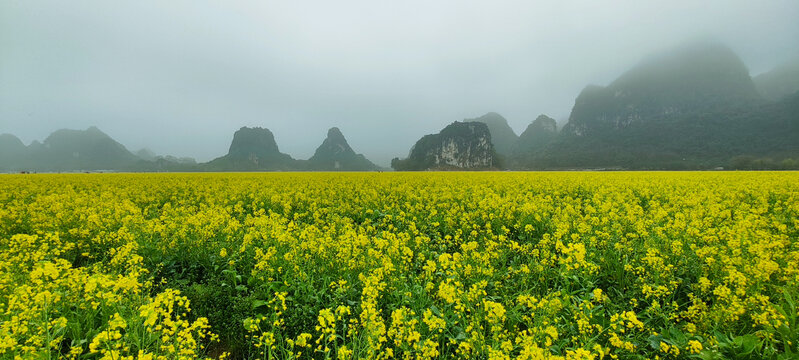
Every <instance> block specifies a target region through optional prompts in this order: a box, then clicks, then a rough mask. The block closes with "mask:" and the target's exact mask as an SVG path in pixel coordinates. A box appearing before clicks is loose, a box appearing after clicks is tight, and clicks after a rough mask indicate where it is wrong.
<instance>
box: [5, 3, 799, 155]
mask: <svg viewBox="0 0 799 360" xmlns="http://www.w3.org/2000/svg"><path fill="white" fill-rule="evenodd" d="M797 19H799V1H797V0H784V1H776V0H775V1H768V0H765V1H732V0H712V1H696V0H687V1H682V0H679V1H675V0H670V1H641V0H630V1H596V0H585V1H555V0H552V1H463V0H454V1H430V0H426V1H415V0H412V1H379V0H377V1H376V0H364V1H313V2H311V1H280V2H277V1H221V0H220V1H202V0H185V1H180V0H170V1H107V0H98V1H81V0H72V1H55V0H53V1H35V0H0V133H12V134H15V135H17V136H18V137H20V138H21V139H22V140H23V141H24V142H25V143H26V144H27V143H29V142H30V141H32V140H37V139H38V140H42V139H44V138H45V137H46V136H47V135H48V134H49V133H50V132H52V131H54V130H56V129H59V128H73V129H85V128H87V127H89V126H92V125H96V126H98V127H99V128H100V129H101V130H103V131H105V132H106V133H108V134H109V135H110V136H112V137H113V138H115V139H116V140H118V141H120V142H121V143H122V144H124V145H125V146H127V147H128V149H130V150H132V151H135V150H138V149H140V148H142V147H148V148H150V149H152V150H153V151H155V152H156V153H158V154H171V155H176V156H191V157H195V158H196V159H197V160H199V161H207V160H210V159H212V158H214V157H217V156H221V155H224V154H225V153H227V149H228V146H229V144H230V141H231V139H232V137H233V132H234V131H235V130H237V129H238V128H240V127H242V126H261V127H267V128H269V129H271V130H272V132H273V133H274V134H275V138H276V140H277V143H278V146H279V147H280V149H281V151H283V152H286V153H289V154H291V155H292V156H293V157H295V158H300V159H306V158H308V157H310V156H311V155H312V154H313V151H314V150H315V148H316V147H317V146H318V145H319V144H320V143H321V142H322V140H323V139H324V137H325V135H326V133H327V129H328V128H329V127H332V126H338V127H339V128H340V129H341V130H342V132H343V133H344V135H345V136H346V137H347V139H348V141H349V143H350V145H351V146H352V147H353V148H354V149H355V151H356V152H361V153H364V154H365V155H366V156H367V157H368V158H370V159H372V160H373V161H375V162H377V163H379V164H381V165H384V166H387V165H388V162H389V160H390V159H391V158H392V157H395V156H400V157H404V156H406V155H407V152H408V150H409V149H410V147H411V146H412V145H413V143H414V142H415V141H416V140H418V139H419V138H420V137H421V136H422V135H424V134H427V133H435V132H438V131H439V130H440V129H441V128H442V127H444V126H445V125H447V124H449V123H451V122H452V121H456V120H462V119H464V118H468V117H477V116H480V115H482V114H484V113H486V112H489V111H495V112H498V113H500V114H502V115H503V116H505V117H506V118H507V119H508V121H509V123H510V125H511V127H513V128H514V130H515V131H516V132H517V133H521V132H522V131H523V130H524V128H525V127H526V126H527V124H529V123H530V122H531V121H532V120H533V119H535V117H536V116H538V115H539V114H542V113H544V114H547V115H550V116H552V117H554V118H556V119H559V120H565V119H566V118H568V115H569V112H570V110H571V106H572V105H573V104H574V99H575V97H576V96H577V95H578V94H579V92H580V90H581V89H582V88H583V87H584V86H585V85H587V84H598V85H606V84H608V83H609V82H611V81H612V80H613V79H614V78H615V77H616V76H618V75H619V74H620V73H621V72H623V71H624V70H625V69H627V68H629V67H630V66H632V65H634V64H635V63H637V62H638V61H639V60H641V58H642V57H643V56H645V55H647V54H649V53H651V52H653V51H658V50H662V49H666V48H668V47H670V46H673V45H676V44H678V43H681V42H684V41H686V40H688V39H691V38H694V37H703V38H707V37H711V38H715V39H718V40H720V41H722V42H724V43H726V44H727V45H729V46H730V47H731V48H732V49H733V50H734V51H736V52H737V53H738V54H739V55H740V56H741V58H742V59H743V61H744V63H746V64H747V66H748V67H749V69H750V71H751V73H752V74H753V75H756V74H758V73H761V72H764V71H767V70H770V69H771V68H773V67H774V66H776V65H778V64H780V63H783V62H786V61H788V60H790V59H792V58H795V57H797V56H799V41H798V40H797V39H799V20H797Z"/></svg>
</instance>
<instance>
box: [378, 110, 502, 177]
mask: <svg viewBox="0 0 799 360" xmlns="http://www.w3.org/2000/svg"><path fill="white" fill-rule="evenodd" d="M391 166H392V167H393V168H394V169H396V170H428V169H446V168H454V169H488V168H492V167H494V166H495V152H494V145H493V144H492V143H491V133H490V131H489V130H488V126H487V125H486V124H485V123H482V122H458V121H456V122H453V123H452V124H450V125H448V126H447V127H445V128H444V129H443V130H441V132H439V133H438V134H432V135H425V136H424V137H422V138H421V139H420V140H419V141H417V142H416V144H415V145H414V146H413V148H411V152H410V154H409V156H408V158H407V159H404V160H400V159H396V158H395V159H394V160H392V161H391Z"/></svg>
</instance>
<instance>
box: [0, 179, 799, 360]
mask: <svg viewBox="0 0 799 360" xmlns="http://www.w3.org/2000/svg"><path fill="white" fill-rule="evenodd" d="M797 303H799V174H797V173H791V172H786V173H780V172H760V173H725V172H704V173H690V172H680V173H648V172H640V173H624V172H614V173H590V172H580V173H569V172H564V173H349V174H342V173H268V174H102V175H99V174H97V175H86V174H69V175H63V174H47V175H2V176H0V358H4V359H5V358H9V359H14V358H19V359H27V358H65V359H196V358H204V357H222V358H224V357H225V356H227V355H228V354H227V352H232V354H231V355H233V356H235V357H237V358H250V359H255V358H258V359H270V358H271V359H284V358H285V359H334V358H335V359H389V358H397V359H400V358H401V359H434V358H435V359H437V358H462V359H472V358H481V359H625V358H686V357H692V356H696V357H702V358H736V357H752V358H788V357H790V356H791V355H792V354H793V355H795V354H797V353H799V335H797V334H799V316H798V315H797ZM215 334H219V336H217V335H215Z"/></svg>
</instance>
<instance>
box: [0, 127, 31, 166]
mask: <svg viewBox="0 0 799 360" xmlns="http://www.w3.org/2000/svg"><path fill="white" fill-rule="evenodd" d="M26 151H27V147H26V146H25V144H23V143H22V140H20V139H19V138H17V137H16V136H14V135H11V134H0V171H12V170H16V168H17V166H18V165H20V161H21V160H22V159H23V158H24V157H25V156H26Z"/></svg>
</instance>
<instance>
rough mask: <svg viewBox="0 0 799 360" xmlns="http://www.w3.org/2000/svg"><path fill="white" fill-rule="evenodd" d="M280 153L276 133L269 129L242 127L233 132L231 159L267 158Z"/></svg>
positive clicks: (229, 153)
mask: <svg viewBox="0 0 799 360" xmlns="http://www.w3.org/2000/svg"><path fill="white" fill-rule="evenodd" d="M279 153H280V150H279V149H278V147H277V143H276V142H275V135H274V134H272V132H271V131H269V129H265V128H260V127H254V128H249V127H242V128H241V129H239V130H238V131H236V133H234V134H233V141H232V142H231V143H230V149H229V150H228V157H229V158H231V159H252V158H265V157H269V156H271V155H276V154H279Z"/></svg>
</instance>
